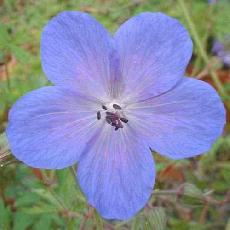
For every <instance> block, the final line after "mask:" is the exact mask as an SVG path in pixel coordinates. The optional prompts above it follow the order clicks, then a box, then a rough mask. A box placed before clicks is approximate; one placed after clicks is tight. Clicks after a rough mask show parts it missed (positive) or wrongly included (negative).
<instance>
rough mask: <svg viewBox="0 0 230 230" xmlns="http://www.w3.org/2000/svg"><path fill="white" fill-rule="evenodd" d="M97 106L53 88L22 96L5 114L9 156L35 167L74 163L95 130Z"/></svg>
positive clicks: (71, 93)
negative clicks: (7, 118) (7, 113)
mask: <svg viewBox="0 0 230 230" xmlns="http://www.w3.org/2000/svg"><path fill="white" fill-rule="evenodd" d="M97 106H98V105H97V104H96V103H95V102H93V101H91V100H89V99H88V98H85V97H82V96H80V95H78V94H76V93H75V92H71V91H69V90H64V89H61V88H58V87H54V86H52V87H44V88H41V89H38V90H35V91H32V92H30V93H28V94H26V95H25V96H23V97H22V98H21V99H19V100H18V101H17V102H16V104H15V105H14V106H13V108H12V109H11V110H10V114H9V123H8V127H7V131H6V132H7V137H8V139H9V144H10V148H11V150H12V153H13V155H14V156H15V157H16V158H17V159H19V160H20V161H23V162H24V163H26V164H27V165H29V166H32V167H36V168H47V169H56V168H64V167H67V166H70V165H72V164H74V163H75V162H76V161H77V160H78V158H79V156H80V153H81V152H82V149H84V147H85V143H86V142H87V140H89V138H90V136H91V135H93V134H94V132H96V130H97V128H98V125H99V123H97V119H96V108H95V107H97Z"/></svg>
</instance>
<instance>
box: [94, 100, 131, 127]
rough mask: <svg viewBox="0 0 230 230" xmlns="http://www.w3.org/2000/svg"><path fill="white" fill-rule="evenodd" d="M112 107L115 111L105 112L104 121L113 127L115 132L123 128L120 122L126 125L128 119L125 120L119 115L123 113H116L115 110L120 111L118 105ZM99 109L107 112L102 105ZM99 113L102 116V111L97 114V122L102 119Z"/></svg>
mask: <svg viewBox="0 0 230 230" xmlns="http://www.w3.org/2000/svg"><path fill="white" fill-rule="evenodd" d="M112 106H113V108H114V109H115V111H110V110H109V111H105V121H106V122H107V123H108V124H109V125H111V126H112V127H114V128H115V129H114V130H115V131H117V130H118V129H120V128H124V126H123V124H122V122H124V123H127V122H128V119H126V118H125V117H121V114H123V113H121V112H120V111H117V110H122V108H121V106H120V105H117V104H113V105H112ZM101 107H102V109H103V110H108V108H107V107H106V106H105V105H102V106H101ZM101 113H102V114H104V113H103V111H101V110H99V111H98V112H97V119H98V120H100V119H101V117H102V115H101Z"/></svg>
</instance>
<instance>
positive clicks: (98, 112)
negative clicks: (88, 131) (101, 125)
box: [97, 111, 101, 120]
mask: <svg viewBox="0 0 230 230" xmlns="http://www.w3.org/2000/svg"><path fill="white" fill-rule="evenodd" d="M100 119H101V112H100V111H97V120H100Z"/></svg>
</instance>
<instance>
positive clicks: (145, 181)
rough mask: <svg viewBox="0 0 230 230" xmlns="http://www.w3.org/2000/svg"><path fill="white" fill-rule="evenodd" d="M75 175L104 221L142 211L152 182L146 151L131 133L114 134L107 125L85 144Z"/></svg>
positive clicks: (149, 162)
mask: <svg viewBox="0 0 230 230" xmlns="http://www.w3.org/2000/svg"><path fill="white" fill-rule="evenodd" d="M77 174H78V180H79V183H80V186H81V188H82V190H83V192H84V194H85V195H86V197H87V199H88V202H89V203H90V204H91V205H92V206H93V207H95V208H96V209H97V210H98V212H99V213H100V215H101V216H102V217H103V218H105V219H116V220H127V219H129V218H131V217H133V216H134V215H135V214H136V213H137V212H138V211H139V210H140V209H141V208H143V207H144V205H145V204H146V203H147V201H148V199H149V197H150V195H151V193H152V189H153V185H154V179H155V170H154V161H153V158H152V156H151V153H150V150H149V148H147V146H146V145H144V144H143V143H142V141H141V139H139V138H138V137H137V136H135V133H134V132H133V131H132V130H131V129H129V128H127V127H126V129H125V128H124V129H123V130H121V129H119V130H118V131H114V129H112V128H111V127H109V126H108V125H105V127H104V129H103V130H102V131H101V133H100V135H99V136H97V138H92V139H91V141H90V142H89V143H88V148H87V149H85V151H84V153H83V154H82V157H81V158H80V161H79V165H78V173H77Z"/></svg>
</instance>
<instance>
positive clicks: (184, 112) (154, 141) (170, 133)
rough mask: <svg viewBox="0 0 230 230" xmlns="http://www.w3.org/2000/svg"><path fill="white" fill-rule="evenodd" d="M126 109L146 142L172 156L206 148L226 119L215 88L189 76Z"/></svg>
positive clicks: (212, 141)
mask: <svg viewBox="0 0 230 230" xmlns="http://www.w3.org/2000/svg"><path fill="white" fill-rule="evenodd" d="M129 112H130V116H131V117H132V119H133V121H134V122H133V126H135V127H136V128H137V129H139V132H140V133H142V135H143V136H145V138H146V141H148V142H149V146H150V147H151V148H152V149H153V150H155V151H157V152H159V153H160V154H163V155H165V156H167V157H169V158H172V159H182V158H186V157H192V156H195V155H199V154H201V153H204V152H206V151H208V150H209V149H210V148H211V146H212V144H213V143H214V142H215V141H216V139H217V138H218V137H219V136H220V135H221V134H222V132H223V127H224V125H225V119H226V118H225V109H224V106H223V103H222V102H221V99H220V97H219V95H218V94H217V92H216V91H215V90H214V89H213V88H212V87H211V86H210V85H209V84H207V83H205V82H203V81H200V80H195V79H192V78H184V79H183V80H182V81H181V82H180V83H179V84H178V85H177V86H175V88H174V89H172V90H171V91H169V92H167V93H165V94H162V95H160V96H159V97H155V98H153V99H151V100H147V101H143V102H142V103H137V104H133V105H130V111H129ZM132 119H130V125H131V120H132Z"/></svg>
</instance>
